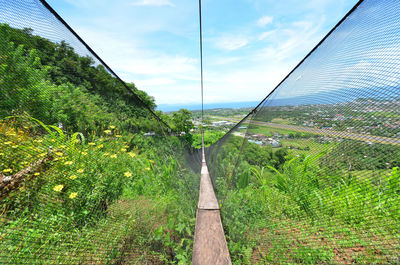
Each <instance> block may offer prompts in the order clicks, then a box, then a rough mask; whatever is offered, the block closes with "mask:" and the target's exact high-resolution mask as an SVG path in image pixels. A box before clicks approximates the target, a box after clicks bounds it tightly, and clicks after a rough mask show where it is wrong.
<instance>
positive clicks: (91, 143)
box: [88, 142, 96, 145]
mask: <svg viewBox="0 0 400 265" xmlns="http://www.w3.org/2000/svg"><path fill="white" fill-rule="evenodd" d="M88 145H96V144H95V143H93V142H90V143H88Z"/></svg>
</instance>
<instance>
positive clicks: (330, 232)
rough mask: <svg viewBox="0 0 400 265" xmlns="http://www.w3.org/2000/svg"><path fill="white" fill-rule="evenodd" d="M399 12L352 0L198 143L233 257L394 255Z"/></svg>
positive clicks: (345, 259)
mask: <svg viewBox="0 0 400 265" xmlns="http://www.w3.org/2000/svg"><path fill="white" fill-rule="evenodd" d="M399 10H400V3H399V2H397V1H374V0H368V1H363V2H362V3H361V2H360V3H359V4H357V5H356V7H355V8H354V9H353V10H352V11H351V12H350V13H349V14H348V15H347V16H346V17H345V18H344V19H343V20H342V21H341V23H339V24H338V25H337V26H336V27H335V28H334V29H333V30H332V31H331V32H330V33H329V34H328V36H327V37H326V38H325V39H324V40H323V41H322V42H320V44H319V45H317V47H316V48H315V49H314V50H313V51H312V52H311V53H310V54H309V55H307V57H306V58H305V59H304V60H303V61H302V62H301V63H300V64H299V65H298V66H297V67H296V68H295V69H294V70H293V71H292V72H291V73H290V74H289V75H288V76H287V77H286V78H285V79H284V80H283V81H282V82H281V83H280V84H279V85H278V86H277V87H276V89H275V90H274V91H273V92H272V93H271V94H270V95H269V96H268V97H267V98H266V99H264V100H263V101H262V102H261V103H260V105H259V106H258V107H257V108H256V109H255V110H254V111H253V112H252V113H250V114H249V115H248V116H246V118H244V119H243V120H242V121H241V124H238V125H237V126H235V127H234V128H233V129H232V130H231V131H229V133H228V134H226V135H225V136H224V137H223V138H222V139H221V140H220V141H219V142H217V143H216V144H214V145H213V146H211V147H210V148H209V149H208V152H207V153H208V157H207V159H208V163H209V167H210V169H211V172H212V177H213V179H214V183H215V188H216V192H217V195H218V196H217V197H218V198H219V201H220V203H222V204H223V205H222V210H221V211H222V212H221V214H222V218H223V222H224V225H225V227H224V228H225V232H226V234H227V239H228V246H229V249H230V251H231V254H232V255H233V256H236V257H241V258H240V259H241V260H242V261H245V262H248V263H257V262H260V263H272V264H278V263H302V264H330V263H344V264H350V263H364V264H398V263H399V262H400V261H399V258H400V256H399V255H400V249H399V233H398V231H399V228H400V223H399V222H400V208H399V202H400V189H399V184H400V175H399V171H398V166H399V165H400V146H399V145H400V115H399V114H400V109H399V104H400V90H399V85H400V71H399V70H400V69H399V67H398V66H399V62H400V35H399V27H398V25H399V21H400V15H399ZM214 116H215V115H214ZM221 119H223V120H230V121H235V122H237V121H239V120H240V119H241V118H238V117H234V116H232V117H230V118H229V117H226V116H225V117H221Z"/></svg>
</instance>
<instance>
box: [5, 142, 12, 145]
mask: <svg viewBox="0 0 400 265" xmlns="http://www.w3.org/2000/svg"><path fill="white" fill-rule="evenodd" d="M4 144H7V145H9V144H12V142H10V141H7V142H4Z"/></svg>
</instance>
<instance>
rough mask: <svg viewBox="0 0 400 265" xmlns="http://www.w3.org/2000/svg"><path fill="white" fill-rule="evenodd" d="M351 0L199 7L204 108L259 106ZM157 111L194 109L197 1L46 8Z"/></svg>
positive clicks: (92, 1) (247, 0)
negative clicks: (176, 107) (230, 104)
mask: <svg viewBox="0 0 400 265" xmlns="http://www.w3.org/2000/svg"><path fill="white" fill-rule="evenodd" d="M356 2H357V1H356V0H310V1H300V0H285V1H276V0H234V1H232V0H230V1H228V0H203V38H204V43H203V47H204V79H205V83H204V89H205V91H204V99H205V103H215V102H239V101H259V100H261V99H262V98H264V97H265V95H267V94H268V92H269V91H271V90H272V89H273V88H274V87H275V86H276V85H277V84H278V83H279V81H280V80H282V78H284V76H285V75H286V74H287V73H288V72H289V71H290V70H291V69H292V68H293V67H294V66H295V65H296V64H297V63H298V62H299V60H301V59H302V58H303V57H304V56H305V55H306V54H307V53H308V51H309V50H310V49H312V48H313V47H314V46H315V45H316V44H317V43H318V41H319V40H320V39H321V38H322V37H323V36H324V35H325V34H326V33H327V32H328V31H329V30H330V29H331V28H332V27H333V26H334V25H335V24H336V23H337V22H338V21H339V20H340V19H341V18H342V17H343V16H344V15H345V13H346V12H347V11H348V10H350V9H351V7H352V6H353V5H354V4H355V3H356ZM48 3H49V4H50V5H51V6H52V7H53V8H54V9H55V10H56V11H57V12H58V13H59V14H60V15H61V16H62V17H63V18H64V19H65V20H66V21H67V22H68V23H69V24H70V25H71V26H72V27H73V28H74V29H75V30H76V32H77V33H78V34H79V35H80V36H81V37H82V38H83V39H84V40H85V41H86V42H87V43H88V44H89V45H90V46H91V47H92V48H93V49H94V50H95V51H96V52H97V53H98V54H99V55H100V56H101V57H102V58H103V59H104V60H105V61H106V62H107V63H108V64H109V65H110V66H111V67H112V68H113V69H114V71H116V72H117V73H118V74H119V75H120V76H121V77H122V78H123V79H124V80H126V81H132V82H134V83H135V84H136V85H137V87H138V88H139V89H142V90H145V91H146V92H148V93H149V94H150V95H152V96H154V97H155V99H156V102H157V103H158V104H192V103H193V104H196V103H199V102H200V83H199V77H200V73H199V71H200V67H199V64H200V62H199V43H198V34H199V29H198V6H197V4H198V2H197V0H192V1H189V0H114V1H105V0H48Z"/></svg>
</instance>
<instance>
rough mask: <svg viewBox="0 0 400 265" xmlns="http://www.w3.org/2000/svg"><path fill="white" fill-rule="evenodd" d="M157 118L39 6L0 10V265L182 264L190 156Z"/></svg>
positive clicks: (193, 194)
mask: <svg viewBox="0 0 400 265" xmlns="http://www.w3.org/2000/svg"><path fill="white" fill-rule="evenodd" d="M155 112H156V111H155V103H154V99H153V98H152V97H150V96H148V95H147V94H146V93H145V92H143V91H140V90H138V89H137V88H136V87H135V85H134V84H133V83H124V82H122V81H121V79H119V77H118V76H116V75H115V74H114V72H113V71H112V70H111V69H110V68H109V67H108V66H107V65H106V64H105V63H104V62H103V61H102V60H101V58H100V57H98V56H97V55H96V54H95V53H94V52H93V51H92V50H91V49H90V47H88V46H87V45H86V44H85V43H84V42H83V41H82V40H81V39H80V38H79V36H77V35H76V34H75V33H74V32H73V31H72V30H71V29H70V28H69V27H68V25H67V24H65V22H63V21H62V19H61V18H60V17H58V15H57V14H56V13H55V12H54V11H53V10H52V9H51V8H50V7H49V6H48V5H47V4H46V3H45V2H44V1H38V0H27V1H25V0H24V1H18V0H15V1H8V0H7V1H3V0H2V1H0V119H1V120H0V170H1V171H0V264H149V263H151V264H163V263H164V262H165V261H166V260H174V259H175V258H174V257H175V256H176V255H178V254H180V253H179V251H181V252H182V253H183V254H181V255H182V256H183V258H184V257H186V256H188V255H191V253H190V252H187V251H186V249H187V248H188V249H190V248H191V245H192V241H190V240H186V238H190V236H191V234H192V231H193V230H194V224H195V222H194V217H195V210H196V203H197V192H198V178H199V177H198V175H199V174H200V157H199V153H198V152H196V151H195V150H193V149H192V148H191V147H190V146H189V145H188V144H187V141H186V139H185V136H180V135H179V134H177V133H172V131H171V129H170V128H169V127H168V126H167V124H166V122H164V121H163V120H162V119H160V118H159V117H158V115H157V114H156V113H155ZM165 118H168V117H167V116H165ZM178 205H180V206H181V207H178ZM179 216H184V217H185V218H177V217H179ZM170 235H173V237H170ZM185 240H186V241H185Z"/></svg>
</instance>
